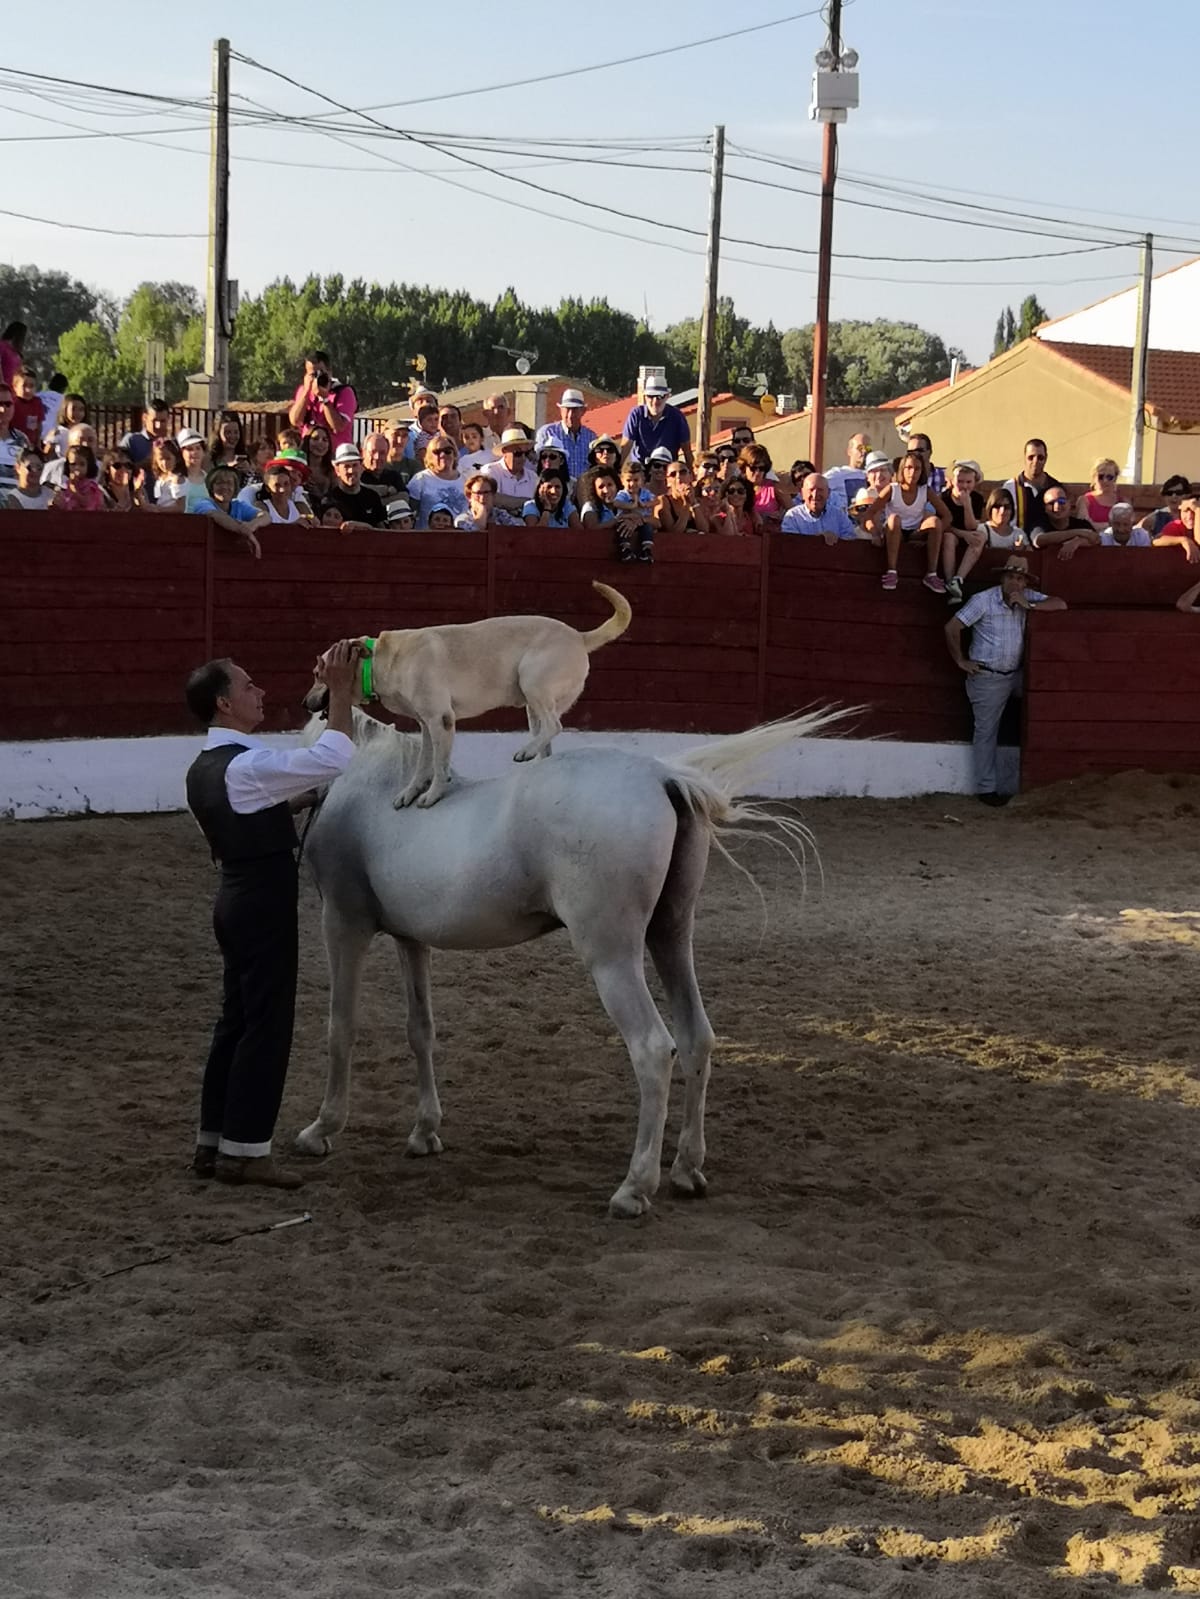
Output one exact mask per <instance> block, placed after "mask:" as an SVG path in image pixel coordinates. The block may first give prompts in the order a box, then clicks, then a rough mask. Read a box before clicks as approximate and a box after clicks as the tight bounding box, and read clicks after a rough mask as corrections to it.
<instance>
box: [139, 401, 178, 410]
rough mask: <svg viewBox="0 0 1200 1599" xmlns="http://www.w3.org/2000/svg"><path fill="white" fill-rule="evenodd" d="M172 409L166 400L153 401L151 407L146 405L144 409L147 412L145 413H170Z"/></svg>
mask: <svg viewBox="0 0 1200 1599" xmlns="http://www.w3.org/2000/svg"><path fill="white" fill-rule="evenodd" d="M170 409H171V407H170V406H169V405H168V404H167V402H166V401H165V400H162V399H154V400H151V401H150V404H149V405H144V406H143V407H142V410H143V412H145V411H169V410H170Z"/></svg>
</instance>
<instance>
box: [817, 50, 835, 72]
mask: <svg viewBox="0 0 1200 1599" xmlns="http://www.w3.org/2000/svg"><path fill="white" fill-rule="evenodd" d="M813 62H814V64H815V65H816V67H817V68H818V70H819V71H821V72H832V71H833V67H834V55H833V51H832V50H818V51H817V53H816V55H815V56H814V57H813Z"/></svg>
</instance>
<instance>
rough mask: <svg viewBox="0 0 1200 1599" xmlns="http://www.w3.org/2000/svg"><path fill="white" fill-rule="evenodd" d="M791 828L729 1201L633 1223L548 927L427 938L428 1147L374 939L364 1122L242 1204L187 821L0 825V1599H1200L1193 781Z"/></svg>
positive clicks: (708, 949)
mask: <svg viewBox="0 0 1200 1599" xmlns="http://www.w3.org/2000/svg"><path fill="white" fill-rule="evenodd" d="M804 814H805V816H806V818H807V820H808V821H809V822H810V823H811V825H812V826H813V827H814V829H815V830H816V832H817V835H818V837H819V840H820V844H821V849H822V854H823V858H824V865H825V873H826V884H825V889H824V891H823V892H822V891H821V890H820V889H819V887H817V886H815V885H814V886H812V888H811V889H810V892H809V895H808V898H807V900H806V901H804V902H803V903H802V902H801V900H800V898H799V895H798V893H797V885H796V879H795V877H794V876H793V875H792V874H791V873H790V870H789V871H783V870H781V869H780V867H779V865H778V863H776V862H774V861H773V858H772V857H771V856H769V855H767V854H766V853H765V852H764V851H762V850H761V849H759V848H757V847H756V849H755V851H754V853H753V856H752V859H753V862H754V863H755V864H756V865H757V866H758V867H759V868H760V869H761V870H762V872H763V874H764V876H766V877H767V878H768V879H769V880H770V881H771V882H772V884H773V885H774V886H773V888H772V890H771V891H770V892H769V893H768V905H767V910H768V923H767V928H766V932H765V936H764V934H763V912H762V907H761V905H760V903H759V901H758V899H757V898H756V897H755V895H754V894H753V893H752V892H751V891H750V890H749V889H748V888H747V887H746V886H745V884H744V883H743V882H742V881H741V880H740V879H739V878H738V877H737V876H736V875H735V874H734V873H733V872H732V871H731V870H730V869H729V868H728V867H726V866H724V865H722V864H720V863H714V866H713V869H712V871H711V874H710V879H709V884H708V888H707V891H706V894H705V898H704V901H703V914H702V921H701V926H700V930H699V937H698V945H699V966H700V974H701V982H702V985H703V988H704V991H705V995H706V998H707V1000H708V1005H709V1010H710V1013H711V1015H712V1017H713V1021H714V1024H715V1026H716V1029H717V1032H718V1034H719V1045H718V1051H717V1065H716V1070H715V1074H714V1080H713V1087H712V1093H711V1098H710V1117H709V1124H708V1131H709V1146H710V1153H709V1163H708V1175H709V1180H710V1184H711V1198H710V1199H709V1200H708V1202H707V1203H703V1204H696V1203H692V1204H687V1203H683V1202H680V1201H678V1200H674V1199H672V1198H671V1197H670V1196H669V1194H667V1193H666V1192H665V1189H664V1192H663V1194H662V1195H661V1196H660V1198H659V1201H658V1203H657V1204H656V1206H655V1209H654V1211H653V1213H652V1215H651V1216H650V1217H649V1218H647V1219H646V1221H645V1222H644V1223H642V1224H637V1225H630V1224H628V1223H626V1224H620V1223H613V1222H610V1221H608V1220H607V1219H606V1216H605V1203H606V1200H607V1197H608V1195H609V1193H610V1192H611V1191H612V1190H613V1188H615V1186H616V1184H617V1182H618V1181H619V1179H620V1177H621V1175H622V1174H623V1172H624V1169H625V1165H626V1162H627V1159H628V1155H629V1150H630V1145H631V1140H632V1131H633V1122H634V1096H633V1083H632V1077H631V1074H630V1073H629V1070H628V1066H627V1064H626V1061H625V1057H624V1054H623V1052H622V1051H621V1049H620V1048H619V1046H618V1043H617V1041H616V1039H615V1035H614V1034H613V1033H612V1030H611V1028H610V1027H609V1025H608V1023H607V1021H606V1019H605V1017H604V1015H603V1013H602V1012H601V1010H600V1007H599V1004H598V1002H597V1001H596V998H595V995H594V993H593V991H592V990H591V988H590V985H588V984H587V982H586V979H585V978H584V976H583V974H582V973H581V971H580V969H579V968H578V967H577V965H576V963H575V961H574V958H573V957H572V955H571V953H570V950H569V949H568V947H567V945H566V942H565V938H564V937H563V935H558V936H557V937H555V938H552V939H548V940H546V941H544V942H542V943H540V944H535V945H530V946H527V947H526V948H523V949H518V950H514V951H511V952H508V953H504V954H500V955H480V956H464V955H459V956H443V957H440V958H439V959H438V960H437V961H436V963H435V976H436V980H437V1003H438V1014H439V1021H440V1033H441V1037H440V1046H441V1048H440V1059H441V1083H442V1093H443V1100H444V1102H445V1106H446V1111H447V1119H446V1124H445V1127H444V1129H443V1133H444V1136H445V1140H446V1146H447V1147H446V1153H445V1154H444V1156H442V1158H441V1159H440V1160H426V1161H414V1160H405V1159H403V1158H401V1150H402V1148H403V1143H404V1137H405V1135H406V1133H407V1130H408V1127H409V1125H410V1122H411V1115H412V1107H413V1092H412V1089H411V1074H410V1070H409V1065H408V1062H407V1058H406V1057H402V1058H401V1060H400V1064H399V1066H397V1052H398V1047H399V1045H400V1044H402V1040H403V1032H402V1025H401V1020H400V1006H401V1004H402V1000H401V997H400V992H399V983H398V971H397V969H396V967H395V963H394V960H393V959H392V958H391V951H390V948H389V947H385V946H384V945H383V944H380V946H379V947H378V949H377V953H376V956H375V957H374V959H373V963H372V967H371V971H370V974H369V980H368V988H369V994H368V1005H367V1022H366V1026H365V1030H364V1033H363V1036H362V1038H361V1041H360V1051H359V1064H358V1073H357V1079H356V1092H355V1095H354V1103H353V1111H352V1120H351V1125H350V1127H349V1129H348V1130H347V1132H346V1134H344V1135H343V1137H342V1139H341V1140H340V1142H339V1147H338V1148H337V1150H336V1152H335V1154H334V1155H333V1157H332V1158H331V1159H329V1160H328V1161H326V1162H324V1163H322V1164H319V1165H318V1164H310V1165H308V1166H306V1168H305V1169H306V1170H307V1172H308V1173H309V1177H310V1181H309V1183H308V1185H307V1186H306V1188H305V1189H304V1190H303V1192H302V1194H300V1195H299V1196H297V1195H287V1194H270V1193H260V1194H255V1195H252V1196H249V1197H245V1196H242V1195H239V1194H238V1193H236V1192H233V1191H230V1190H228V1189H223V1188H215V1187H213V1186H211V1185H210V1186H208V1187H205V1186H196V1185H194V1184H192V1183H191V1182H189V1180H188V1179H187V1178H186V1177H185V1174H184V1167H185V1163H186V1159H187V1155H188V1144H189V1136H190V1132H191V1127H192V1123H193V1115H194V1103H195V1097H196V1086H197V1080H198V1069H199V1064H200V1061H201V1059H202V1056H203V1053H204V1049H205V1043H206V1033H207V1029H208V1027H209V1025H210V1023H211V1019H212V1006H213V1003H214V996H215V992H216V983H217V961H216V957H215V952H214V950H213V947H212V945H211V942H210V932H209V925H208V900H209V895H210V891H211V876H210V872H209V869H208V866H207V862H206V859H205V853H204V850H203V847H202V844H201V841H200V839H199V837H198V836H197V834H196V831H195V828H194V826H193V824H192V823H191V822H190V821H189V820H187V819H185V818H181V817H171V818H160V819H131V820H121V819H107V820H98V821H79V822H62V823H48V824H23V825H13V824H9V825H7V826H5V827H3V828H0V873H2V876H0V880H2V881H3V883H4V887H5V906H4V925H3V932H2V933H0V940H2V942H3V961H4V967H3V969H4V974H5V988H6V990H7V996H8V999H7V1003H6V1005H5V1050H4V1053H5V1064H4V1068H3V1078H2V1081H3V1126H4V1131H5V1134H6V1137H5V1141H4V1155H5V1158H4V1161H3V1164H2V1165H0V1205H2V1210H0V1214H2V1215H3V1217H4V1226H3V1228H2V1229H0V1324H2V1328H3V1331H2V1337H3V1350H4V1356H3V1366H2V1368H0V1459H2V1462H3V1465H2V1472H0V1481H2V1482H3V1492H2V1494H0V1593H2V1594H3V1595H5V1596H9V1595H20V1596H21V1599H43V1596H44V1599H70V1596H81V1599H176V1596H184V1595H186V1596H188V1599H192V1596H203V1599H226V1596H229V1599H234V1596H236V1599H283V1596H287V1599H306V1596H313V1599H317V1596H320V1599H382V1596H384V1595H389V1596H390V1595H406V1596H407V1595H418V1596H426V1595H429V1596H432V1595H437V1596H439V1599H452V1596H453V1599H468V1596H474V1595H478V1594H488V1595H491V1596H495V1599H557V1596H574V1595H580V1594H582V1595H589V1596H595V1599H610V1596H611V1599H616V1596H622V1599H625V1596H642V1595H645V1596H653V1599H659V1596H662V1599H697V1595H704V1594H714V1595H722V1596H725V1595H730V1596H734V1595H736V1596H737V1599H768V1596H770V1599H779V1596H792V1595H796V1596H809V1595H813V1596H816V1595H820V1596H822V1599H824V1596H829V1599H841V1596H857V1595H867V1596H880V1599H882V1596H886V1599H922V1596H924V1595H931V1596H938V1599H941V1596H949V1595H954V1596H955V1599H959V1596H966V1599H975V1596H982V1595H987V1596H994V1599H1025V1596H1033V1595H1055V1596H1061V1599H1074V1596H1077V1595H1083V1594H1101V1593H1103V1594H1111V1593H1114V1592H1117V1593H1121V1594H1130V1593H1134V1592H1140V1591H1142V1590H1144V1589H1153V1590H1162V1589H1166V1590H1170V1591H1186V1592H1200V1347H1198V1335H1200V1314H1198V1298H1200V1295H1198V1277H1197V1257H1198V1256H1200V1181H1198V1175H1197V1163H1198V1157H1197V1143H1198V1134H1200V1075H1198V1072H1197V1006H1196V991H1197V977H1198V975H1200V911H1198V910H1197V908H1196V907H1197V894H1196V881H1195V880H1196V861H1197V850H1196V837H1197V821H1198V819H1200V783H1198V782H1197V781H1194V780H1189V781H1184V780H1174V781H1172V780H1150V779H1146V778H1142V777H1138V776H1133V777H1130V778H1126V779H1120V780H1116V781H1111V782H1107V783H1095V784H1091V785H1086V784H1085V785H1082V786H1080V787H1077V788H1074V789H1070V790H1059V791H1049V792H1047V793H1046V794H1044V795H1042V796H1040V797H1039V796H1033V797H1031V798H1028V799H1025V800H1022V801H1020V802H1018V803H1017V804H1016V805H1014V806H1012V807H1011V808H1010V809H1009V810H1008V811H1005V812H999V813H991V812H985V811H983V810H982V808H981V807H978V806H977V805H975V804H974V802H972V801H970V800H966V799H945V798H943V799H935V800H928V801H920V802H911V803H890V804H874V803H867V802H858V803H855V802H825V803H820V804H811V805H808V806H806V807H805V808H804ZM304 928H305V935H304V936H305V940H306V945H305V956H304V969H303V974H302V991H301V999H300V1006H299V1028H298V1037H297V1046H296V1050H295V1053H294V1056H293V1066H292V1075H291V1080H290V1083H289V1087H288V1093H287V1098H286V1100H285V1104H284V1112H283V1117H282V1120H281V1128H282V1129H284V1130H286V1131H287V1132H288V1133H289V1134H290V1133H291V1132H292V1131H294V1130H295V1129H296V1128H297V1127H298V1126H299V1125H301V1124H302V1123H304V1122H306V1121H308V1120H309V1119H310V1118H311V1116H312V1115H313V1113H314V1111H315V1109H316V1106H317V1103H318V1101H319V1097H320V1085H321V1081H322V1079H323V1071H324V1066H323V1059H322V1015H323V1006H324V966H323V956H322V953H321V951H320V948H319V945H318V941H317V936H316V918H315V901H314V897H313V895H312V892H311V890H308V891H307V892H306V898H305V906H304ZM677 1114H678V1107H677V1105H676V1107H675V1116H674V1117H673V1119H672V1121H673V1124H674V1123H675V1119H676V1117H677ZM669 1158H670V1157H669V1156H668V1160H669ZM306 1209H307V1210H310V1211H311V1212H312V1218H313V1219H312V1222H311V1224H308V1225H304V1226H297V1227H293V1228H289V1229H285V1230H282V1231H276V1232H269V1233H258V1234H256V1235H252V1236H243V1237H240V1238H236V1239H235V1240H234V1241H222V1240H226V1239H229V1237H230V1235H236V1234H242V1233H246V1232H247V1231H248V1230H250V1229H254V1228H256V1227H260V1226H262V1225H263V1224H264V1223H267V1222H271V1221H275V1220H279V1219H285V1218H287V1217H291V1216H295V1215H298V1214H300V1213H302V1212H303V1211H304V1210H306ZM162 1256H166V1257H168V1258H163V1259H159V1260H156V1257H162ZM130 1267H133V1268H135V1269H133V1270H126V1269H125V1268H130ZM106 1273H117V1274H116V1275H109V1276H106V1275H105V1274H106Z"/></svg>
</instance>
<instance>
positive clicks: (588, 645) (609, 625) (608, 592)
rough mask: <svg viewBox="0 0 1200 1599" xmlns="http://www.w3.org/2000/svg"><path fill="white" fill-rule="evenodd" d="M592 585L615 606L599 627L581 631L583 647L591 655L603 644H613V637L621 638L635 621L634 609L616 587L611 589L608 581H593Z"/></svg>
mask: <svg viewBox="0 0 1200 1599" xmlns="http://www.w3.org/2000/svg"><path fill="white" fill-rule="evenodd" d="M592 587H593V588H594V589H595V591H596V593H597V594H603V596H604V598H605V599H606V600H607V601H608V603H609V604H610V605H611V606H612V608H613V614H612V615H611V616H610V617H609V619H608V621H607V622H601V624H600V626H599V627H594V628H593V629H592V630H591V632H590V633H581V634H580V635H579V636H580V638H581V639H582V640H583V647H584V649H585V650H586V651H587V652H588V654H589V655H590V654H591V653H592V651H593V650H598V649H599V648H600V647H601V645H603V644H611V643H612V641H613V639H615V638H620V636H621V634H622V633H623V632H624V631H625V629H626V628H627V627H628V626H629V624H630V622H632V621H633V611H632V609H631V607H630V604H629V601H628V600H627V599H626V598H625V596H624V595H623V594H618V593H617V591H616V589H610V588H609V586H608V584H607V583H593V584H592Z"/></svg>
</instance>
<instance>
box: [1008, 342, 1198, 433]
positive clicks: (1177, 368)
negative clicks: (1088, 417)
mask: <svg viewBox="0 0 1200 1599" xmlns="http://www.w3.org/2000/svg"><path fill="white" fill-rule="evenodd" d="M1038 342H1039V344H1040V345H1041V347H1042V349H1044V350H1049V351H1050V352H1051V354H1053V355H1057V356H1061V357H1062V359H1063V360H1064V361H1070V362H1071V363H1072V365H1074V366H1081V367H1083V368H1084V369H1085V370H1086V371H1088V372H1091V373H1092V374H1093V376H1095V377H1098V378H1102V379H1103V380H1104V381H1105V382H1106V383H1111V384H1112V385H1113V387H1114V388H1118V389H1122V390H1124V391H1126V392H1128V390H1129V385H1130V380H1131V377H1132V373H1133V351H1132V350H1130V349H1129V348H1128V347H1127V346H1125V345H1120V344H1060V343H1058V342H1057V341H1055V342H1053V343H1051V341H1050V340H1048V339H1041V340H1039V341H1038ZM1146 404H1147V405H1148V406H1149V407H1150V408H1151V409H1152V410H1155V411H1161V412H1163V413H1164V415H1167V416H1177V417H1182V418H1185V419H1187V420H1189V421H1200V351H1195V350H1151V351H1150V352H1149V359H1148V360H1147V362H1146Z"/></svg>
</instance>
